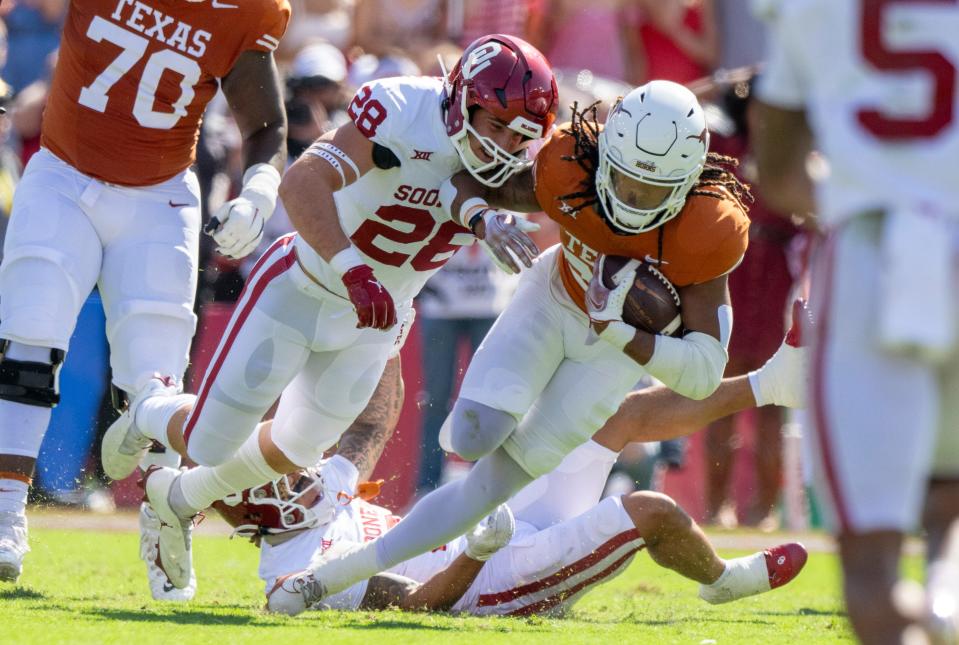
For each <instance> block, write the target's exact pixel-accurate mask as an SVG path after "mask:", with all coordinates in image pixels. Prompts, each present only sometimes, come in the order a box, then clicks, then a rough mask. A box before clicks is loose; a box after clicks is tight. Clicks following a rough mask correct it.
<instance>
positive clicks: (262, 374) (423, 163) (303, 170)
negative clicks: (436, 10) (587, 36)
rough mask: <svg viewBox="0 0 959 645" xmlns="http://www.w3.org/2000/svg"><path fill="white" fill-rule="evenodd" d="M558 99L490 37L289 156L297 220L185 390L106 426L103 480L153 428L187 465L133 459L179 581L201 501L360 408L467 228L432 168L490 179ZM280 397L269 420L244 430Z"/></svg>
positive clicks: (494, 243)
mask: <svg viewBox="0 0 959 645" xmlns="http://www.w3.org/2000/svg"><path fill="white" fill-rule="evenodd" d="M556 107H557V90H556V81H555V79H554V78H553V74H552V71H551V70H550V68H549V65H548V63H547V62H546V60H545V58H543V56H542V55H541V54H540V53H539V52H538V51H537V50H536V49H535V48H533V47H532V46H530V45H529V44H527V43H525V42H524V41H522V40H520V39H517V38H513V37H509V36H488V37H484V38H481V39H479V40H477V41H476V42H474V43H473V44H472V45H471V46H470V47H469V48H467V50H466V52H465V53H464V54H463V57H462V58H461V60H460V62H459V63H458V64H457V66H456V67H455V68H454V69H453V71H452V73H451V74H450V75H449V76H448V78H446V79H438V78H425V77H424V78H411V77H405V78H393V79H387V80H382V81H373V82H370V83H367V84H366V85H364V86H363V87H361V88H360V90H359V91H358V92H357V94H356V96H355V97H354V99H353V101H352V103H351V104H350V108H349V114H350V116H351V117H352V119H353V121H352V122H351V123H348V124H346V125H344V126H342V127H340V128H338V129H337V130H335V131H333V132H330V133H328V134H327V135H324V136H323V137H322V138H321V139H320V140H318V141H317V142H316V143H315V144H314V145H313V146H312V147H311V148H310V149H309V150H308V151H307V152H306V153H305V154H304V155H303V156H302V157H301V158H300V159H299V160H298V161H297V162H296V163H295V164H293V166H291V168H290V169H289V170H288V171H287V174H286V176H285V177H284V179H283V182H282V184H281V186H280V196H281V198H282V199H283V202H284V205H285V206H286V210H287V212H288V214H289V216H290V220H291V222H292V223H293V225H294V227H295V228H296V230H297V233H296V234H293V235H290V236H287V237H284V238H281V239H279V240H278V241H277V242H276V243H275V244H274V245H273V246H272V247H271V248H270V249H269V250H268V251H267V252H266V253H265V254H264V255H263V256H262V257H261V258H260V260H259V261H258V262H257V264H256V266H254V268H253V270H252V271H251V273H250V277H249V279H248V281H247V284H246V287H245V289H244V292H243V294H242V295H241V297H240V300H239V302H238V303H237V306H236V310H235V312H234V314H233V317H232V319H231V321H230V324H229V326H228V327H227V329H226V332H225V333H224V337H223V339H222V341H221V342H220V345H219V347H218V349H217V351H216V353H215V355H214V357H213V359H212V361H211V364H210V368H209V370H208V372H207V374H206V376H205V378H204V380H203V383H202V385H201V387H200V390H199V392H198V395H197V397H195V405H194V398H193V397H189V396H183V397H180V398H179V399H178V398H176V397H173V398H171V397H162V398H160V397H151V396H145V397H141V398H140V399H138V400H137V401H134V403H133V405H131V406H130V410H129V412H128V414H126V415H125V416H124V417H123V418H121V419H120V420H119V421H118V422H117V423H116V424H115V425H114V426H112V427H111V429H110V430H109V431H108V432H107V434H106V436H105V437H104V441H103V450H102V454H103V463H104V468H105V470H106V472H107V473H108V474H109V475H111V476H113V477H123V476H126V475H127V474H129V473H130V472H132V471H133V470H134V468H135V467H136V465H137V463H138V462H139V460H140V458H141V456H142V454H143V452H144V451H145V450H146V449H147V447H148V446H149V445H150V442H151V440H157V441H159V442H161V443H163V444H164V445H166V446H168V447H171V448H173V449H176V450H178V451H179V452H180V453H181V454H184V455H186V456H188V457H189V459H191V460H192V461H193V462H195V463H197V464H200V467H196V468H193V469H191V470H188V471H186V472H185V473H183V474H182V475H181V474H180V473H178V472H177V471H175V470H173V469H154V470H151V471H149V472H148V473H147V478H146V494H147V497H148V498H149V499H150V500H151V502H154V503H155V504H158V506H156V505H155V506H154V508H155V509H156V511H157V515H158V516H159V518H160V520H161V522H162V523H163V526H162V528H161V531H160V541H159V547H160V551H159V552H160V560H161V561H162V562H163V565H164V569H165V570H166V571H167V573H168V576H169V578H170V580H171V582H172V583H173V584H174V585H175V586H183V585H186V584H187V583H188V580H189V574H190V570H191V553H190V530H191V518H192V517H193V516H194V515H195V514H196V513H197V512H198V511H200V510H202V509H203V508H206V507H207V506H209V505H210V504H211V503H212V502H213V501H215V500H218V499H221V498H222V497H224V496H225V495H227V494H229V493H231V492H236V491H240V490H244V489H246V488H249V487H251V486H256V485H259V484H263V483H265V482H268V481H272V480H274V479H276V478H277V477H279V476H280V475H282V474H284V473H289V472H293V471H295V470H297V469H298V468H300V467H302V466H308V465H311V464H315V463H317V461H318V460H319V458H320V456H321V455H322V454H323V452H324V451H325V450H326V449H327V448H329V447H330V446H331V445H333V444H334V443H335V442H336V440H337V439H338V438H339V436H340V435H341V434H342V433H343V431H344V430H346V429H347V427H348V426H349V425H350V424H351V423H352V421H353V419H354V418H356V416H357V414H359V413H360V411H362V410H363V409H364V407H365V406H366V405H367V402H368V401H369V400H370V397H371V395H372V394H373V391H374V389H375V387H376V385H377V383H378V381H379V380H380V376H381V374H382V373H383V369H384V365H385V364H386V362H387V359H388V357H389V355H390V352H391V348H393V346H394V344H395V343H396V342H397V339H398V337H399V336H400V334H401V329H403V328H406V327H408V326H409V323H411V322H412V315H413V314H412V306H411V301H412V298H413V296H414V295H416V293H417V292H418V291H419V289H420V288H421V287H422V286H423V284H424V283H425V282H426V280H427V279H428V278H429V277H430V275H432V274H433V273H434V272H435V271H436V270H438V269H439V268H440V267H441V266H443V264H444V263H445V262H446V260H447V259H449V257H450V256H451V255H452V254H453V253H454V252H455V251H456V249H457V248H459V247H460V246H462V245H465V244H469V243H471V242H472V241H473V239H474V237H473V234H472V233H471V232H470V231H469V230H467V229H465V228H463V227H461V226H460V225H458V224H456V223H455V222H453V221H451V219H450V217H449V215H448V214H447V213H446V211H445V210H444V209H443V208H442V207H441V204H440V203H439V187H440V183H441V182H442V180H443V179H445V178H447V177H449V176H450V175H451V174H453V173H454V172H457V171H459V170H461V169H463V168H464V167H465V168H466V169H467V170H469V172H470V173H472V174H473V175H474V176H476V177H477V178H478V179H479V180H480V181H483V182H486V183H488V184H489V185H500V184H502V183H503V182H505V180H506V179H507V178H508V177H509V176H511V175H512V174H513V173H515V172H516V171H518V170H520V169H523V168H526V167H527V166H528V165H529V161H528V160H527V158H526V154H525V147H526V146H527V145H528V144H529V143H530V142H531V141H532V140H534V139H536V138H540V137H543V136H545V134H546V133H547V131H548V130H549V129H550V127H551V126H552V123H553V120H554V118H555V113H556ZM477 234H478V235H477V236H478V237H479V238H480V239H481V241H482V244H483V245H484V248H486V249H487V250H488V251H489V252H491V253H492V254H493V255H494V256H495V257H496V258H497V259H498V260H499V261H500V262H501V263H502V264H503V265H506V266H508V267H509V268H510V269H511V270H514V271H518V270H519V267H520V266H521V265H526V266H529V265H530V264H531V262H532V258H533V256H534V255H535V254H536V252H537V251H536V248H535V245H533V243H532V242H531V241H530V240H529V238H528V237H526V235H525V233H524V232H523V229H522V222H521V221H517V220H515V219H513V218H512V217H510V216H505V215H500V216H497V217H495V218H491V219H490V220H489V222H488V223H487V225H486V227H485V230H484V229H483V228H481V227H478V228H477ZM398 320H399V321H401V322H404V324H403V325H397V324H396V322H397V321H398ZM281 394H282V396H281ZM278 397H279V399H280V402H279V407H278V409H277V412H276V417H275V419H274V421H273V423H272V426H271V427H266V428H264V429H262V430H261V431H258V432H254V431H255V429H256V427H257V424H258V423H259V422H260V420H261V418H262V417H263V415H264V414H265V413H266V412H267V410H268V409H269V408H270V407H271V406H272V405H273V403H274V402H275V401H276V400H277V398H278ZM190 410H192V411H191V412H190V413H189V416H187V412H188V411H190Z"/></svg>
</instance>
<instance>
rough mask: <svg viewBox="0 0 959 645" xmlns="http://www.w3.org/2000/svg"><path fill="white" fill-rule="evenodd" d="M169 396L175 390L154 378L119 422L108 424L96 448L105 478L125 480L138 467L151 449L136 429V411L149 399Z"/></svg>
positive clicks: (148, 441) (174, 392)
mask: <svg viewBox="0 0 959 645" xmlns="http://www.w3.org/2000/svg"><path fill="white" fill-rule="evenodd" d="M171 394H176V387H174V386H172V385H169V384H168V383H167V382H165V381H164V380H162V379H161V378H160V377H159V376H155V377H154V378H152V379H150V381H149V382H148V383H147V384H146V386H144V388H143V389H142V390H140V392H139V393H137V395H136V398H134V399H133V400H132V401H131V402H130V405H128V406H127V409H126V410H124V411H123V414H121V415H120V418H119V419H117V420H116V421H114V422H113V423H112V424H110V427H109V428H107V431H106V434H104V435H103V442H102V443H101V444H100V460H101V462H102V463H103V472H105V473H106V475H107V477H109V478H110V479H115V480H120V479H126V478H127V477H129V476H130V475H131V474H132V473H133V471H134V470H136V467H137V466H139V465H140V461H141V460H142V459H143V457H144V455H146V453H147V451H148V450H149V449H150V446H151V445H153V440H152V439H150V438H149V437H147V436H146V435H144V434H143V433H142V432H140V430H139V429H138V428H137V425H136V411H137V408H138V407H140V404H141V403H142V402H143V401H144V400H145V399H148V398H150V397H151V396H168V395H171Z"/></svg>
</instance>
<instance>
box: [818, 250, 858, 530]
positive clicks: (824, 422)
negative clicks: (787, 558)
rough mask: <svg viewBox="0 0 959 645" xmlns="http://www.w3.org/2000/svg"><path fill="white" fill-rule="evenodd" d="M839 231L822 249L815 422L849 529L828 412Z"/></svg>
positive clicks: (835, 500)
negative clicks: (828, 345)
mask: <svg viewBox="0 0 959 645" xmlns="http://www.w3.org/2000/svg"><path fill="white" fill-rule="evenodd" d="M838 234H839V232H838V231H834V232H833V233H832V234H830V235H829V237H828V238H827V239H826V243H825V247H824V248H823V251H822V252H823V254H824V260H823V263H824V269H823V273H824V275H823V276H822V280H821V284H822V288H823V289H824V292H823V298H822V311H820V312H816V318H817V324H816V327H817V328H818V330H817V331H818V333H817V334H816V336H817V338H816V351H815V353H814V354H813V367H812V370H813V373H812V377H813V382H812V387H813V390H814V393H815V395H814V396H813V401H814V404H813V415H814V425H815V426H816V435H817V436H818V437H819V452H820V457H821V459H822V464H823V469H824V470H825V473H826V484H827V486H828V488H829V492H830V494H831V495H832V498H833V506H834V507H835V509H836V515H837V516H838V519H839V526H840V528H841V529H842V530H843V531H845V530H848V529H849V526H850V525H849V513H848V512H847V510H846V502H845V498H844V497H843V494H842V490H841V488H840V481H839V476H838V472H837V471H836V464H835V462H834V460H833V453H832V451H831V449H830V434H834V432H835V430H831V429H830V424H829V421H828V415H827V413H826V403H827V401H826V395H827V392H826V343H827V341H828V339H829V316H830V315H831V314H832V311H831V310H832V299H833V296H834V295H835V294H834V293H833V292H834V287H835V268H836V267H835V264H836V246H837V239H836V238H837V236H838Z"/></svg>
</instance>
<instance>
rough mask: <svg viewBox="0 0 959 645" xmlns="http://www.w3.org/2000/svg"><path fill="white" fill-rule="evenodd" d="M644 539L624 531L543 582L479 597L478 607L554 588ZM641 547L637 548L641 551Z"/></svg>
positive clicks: (506, 601)
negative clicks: (636, 541) (628, 543)
mask: <svg viewBox="0 0 959 645" xmlns="http://www.w3.org/2000/svg"><path fill="white" fill-rule="evenodd" d="M639 539H642V538H641V537H640V535H639V531H637V530H636V529H630V530H629V531H623V532H622V533H620V534H618V535H615V536H613V537H612V538H611V539H610V540H608V541H606V542H604V543H603V544H602V545H600V547H599V548H598V549H596V550H595V551H593V552H592V553H590V554H589V555H587V556H586V557H584V558H580V559H579V560H577V561H576V562H574V563H572V564H570V565H567V566H565V567H563V568H562V569H560V570H559V571H557V572H556V573H554V574H552V575H550V576H547V577H546V578H543V579H542V580H537V581H536V582H530V583H528V584H525V585H522V586H520V587H515V588H513V589H509V590H507V591H500V592H498V593H491V594H483V595H481V596H480V597H479V602H478V604H477V606H478V607H490V606H493V605H502V604H505V603H508V602H511V601H513V600H516V599H517V598H519V597H521V596H526V595H529V594H531V593H535V592H537V591H541V590H543V589H547V588H549V587H553V586H555V585H558V584H559V583H561V582H563V581H564V580H567V579H569V578H570V577H572V576H574V575H576V574H577V573H579V572H581V571H585V570H586V569H588V568H590V567H591V566H593V565H595V564H597V563H598V562H601V561H602V560H603V558H605V557H607V556H608V555H609V554H611V553H613V552H614V551H615V550H616V549H618V548H619V547H621V546H623V545H624V544H626V543H627V542H630V541H632V540H639ZM639 548H641V547H637V550H639Z"/></svg>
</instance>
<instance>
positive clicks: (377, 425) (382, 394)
mask: <svg viewBox="0 0 959 645" xmlns="http://www.w3.org/2000/svg"><path fill="white" fill-rule="evenodd" d="M402 407H403V375H402V372H401V369H400V359H399V357H397V358H393V359H390V361H389V362H388V363H387V364H386V369H385V370H383V376H382V377H381V378H380V384H379V385H377V386H376V391H375V392H373V397H372V398H371V399H370V402H369V403H368V404H367V406H366V409H365V410H363V412H361V413H360V416H358V417H357V418H356V421H354V422H353V425H351V426H350V428H349V430H347V431H346V432H345V433H343V436H342V437H340V443H339V446H338V447H337V451H336V453H337V454H338V455H340V456H342V457H344V458H346V459H348V460H350V461H351V462H352V463H353V465H354V466H356V469H357V470H358V471H359V472H360V481H365V480H368V479H369V478H370V476H371V475H372V474H373V469H374V468H375V467H376V462H377V461H379V459H380V455H382V454H383V449H384V448H385V447H386V442H387V441H389V439H390V437H391V436H393V431H394V430H395V429H396V423H397V421H398V420H399V417H400V409H401V408H402Z"/></svg>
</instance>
